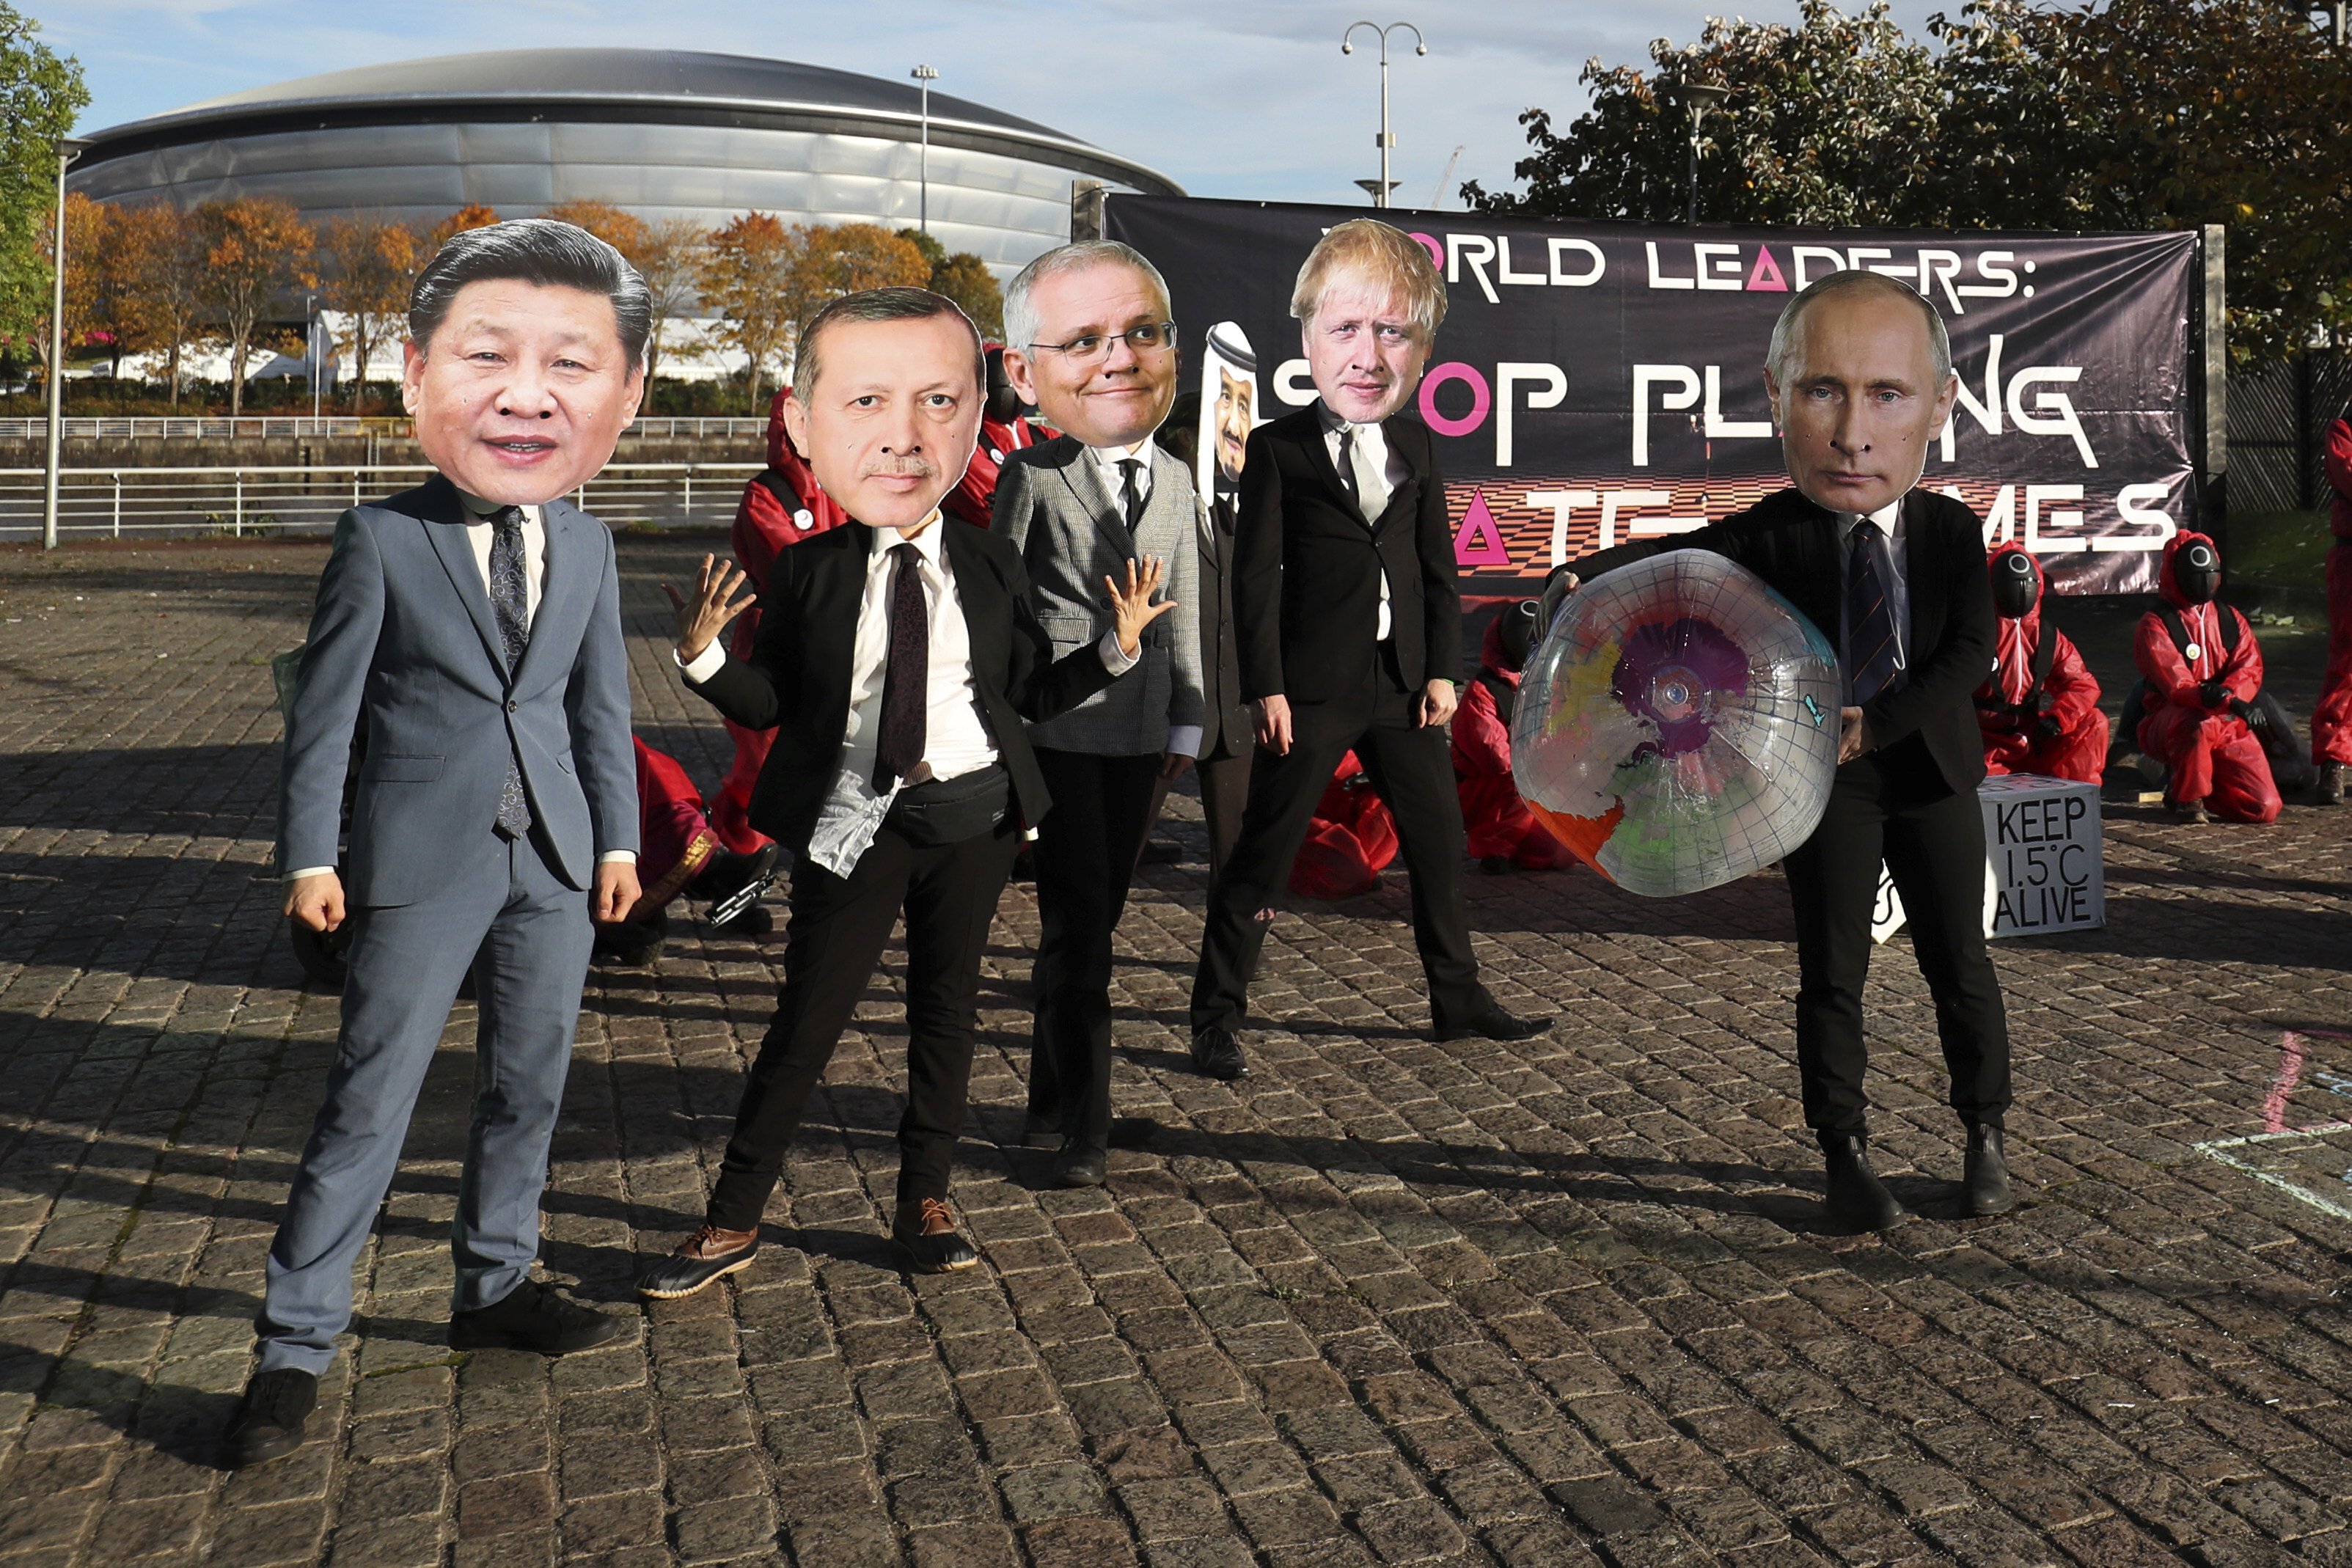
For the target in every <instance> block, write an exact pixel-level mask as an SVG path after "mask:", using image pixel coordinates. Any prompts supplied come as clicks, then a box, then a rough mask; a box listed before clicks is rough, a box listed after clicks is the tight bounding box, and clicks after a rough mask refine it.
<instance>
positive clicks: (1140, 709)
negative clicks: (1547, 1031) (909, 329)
mask: <svg viewBox="0 0 2352 1568" xmlns="http://www.w3.org/2000/svg"><path fill="white" fill-rule="evenodd" d="M1004 336H1005V348H1004V371H1005V374H1006V375H1007V376H1008V377H1009V378H1010V379H1011V380H1012V383H1013V389H1014V390H1015V391H1017V392H1018V393H1020V395H1022V396H1023V397H1024V398H1025V399H1027V400H1028V401H1030V402H1032V403H1034V404H1035V405H1037V408H1038V411H1039V413H1040V414H1042V415H1043V416H1045V422H1046V423H1047V424H1049V425H1052V426H1055V428H1056V429H1058V430H1060V431H1062V432H1063V434H1062V435H1060V436H1059V437H1055V439H1053V440H1051V441H1046V442H1043V443H1040V444H1039V445H1037V446H1034V447H1026V448H1024V449H1023V450H1021V451H1018V452H1015V453H1013V455H1012V456H1011V457H1010V458H1007V459H1006V461H1005V464H1004V467H1003V471H1002V472H1001V474H1000V475H999V476H998V479H997V485H996V508H995V516H994V521H993V522H992V524H991V531H993V532H997V533H1002V534H1003V535H1004V536H1005V537H1006V538H1007V539H1009V540H1010V541H1011V542H1013V546H1014V547H1015V548H1016V549H1018V550H1019V551H1020V552H1021V553H1022V559H1023V562H1024V565H1025V566H1026V567H1027V569H1028V574H1029V584H1030V586H1029V604H1030V608H1031V609H1032V610H1033V611H1034V613H1035V614H1036V616H1037V619H1038V622H1039V623H1040V624H1041V625H1042V626H1044V627H1045V632H1046V635H1047V636H1049V637H1052V638H1053V641H1054V647H1055V652H1056V653H1061V652H1065V651H1066V650H1068V649H1070V648H1075V647H1084V646H1086V645H1087V644H1089V643H1092V642H1094V641H1096V640H1097V639H1098V638H1100V637H1102V635H1103V633H1104V632H1105V630H1106V629H1108V624H1109V622H1108V616H1109V611H1108V610H1107V609H1106V608H1104V606H1103V598H1102V588H1101V584H1102V583H1103V580H1104V579H1105V578H1107V577H1116V576H1117V575H1118V573H1119V572H1120V570H1121V569H1122V568H1123V566H1124V565H1125V563H1129V562H1131V561H1134V560H1137V559H1139V558H1150V557H1154V556H1157V557H1159V558H1160V559H1163V560H1165V561H1167V562H1168V563H1170V564H1169V584H1168V592H1169V597H1170V598H1171V599H1172V600H1174V601H1175V610H1174V613H1173V614H1171V615H1168V616H1162V617H1161V618H1160V621H1159V622H1158V623H1157V624H1156V625H1154V626H1152V627H1151V629H1150V632H1149V633H1148V634H1147V636H1146V637H1145V639H1144V647H1143V659H1142V663H1141V665H1140V666H1139V668H1137V669H1136V670H1135V671H1134V672H1133V673H1132V674H1131V675H1129V677H1128V678H1127V679H1124V680H1121V681H1119V682H1118V684H1116V685H1114V686H1112V687H1110V688H1108V689H1106V690H1104V691H1101V692H1098V693H1097V694H1096V695H1095V696H1093V697H1090V698H1088V699H1087V700H1086V701H1084V702H1082V703H1080V704H1079V705H1078V706H1077V707H1076V708H1074V709H1072V710H1070V711H1069V712H1067V713H1066V714H1063V715H1061V716H1060V717H1058V718H1055V719H1052V720H1049V721H1045V722H1044V723H1037V724H1032V725H1031V726H1030V727H1029V735H1030V741H1031V742H1032V744H1033V745H1034V747H1035V750H1036V753H1037V764H1038V766H1039V767H1041V768H1043V769H1044V770H1045V782H1046V786H1047V787H1048V788H1049V789H1051V790H1052V791H1053V795H1054V800H1055V805H1056V809H1055V811H1054V812H1053V814H1052V815H1051V816H1047V817H1046V818H1045V820H1044V821H1042V822H1040V823H1038V824H1036V825H1035V826H1036V829H1037V841H1036V846H1035V855H1036V868H1037V919H1038V924H1039V926H1040V927H1041V928H1042V929H1041V931H1040V933H1039V938H1038V943H1037V962H1036V969H1035V973H1034V980H1033V985H1034V991H1035V994H1036V1015H1035V1022H1034V1026H1033V1033H1032V1035H1031V1046H1030V1052H1029V1115H1028V1126H1027V1128H1026V1130H1025V1131H1024V1142H1038V1143H1047V1142H1052V1143H1055V1144H1058V1146H1059V1151H1060V1152H1058V1153H1057V1154H1056V1155H1055V1163H1054V1179H1055V1182H1056V1183H1057V1184H1060V1185H1062V1186H1098V1185H1100V1184H1102V1182H1103V1181H1104V1180H1105V1178H1106V1176H1107V1174H1108V1163H1109V1148H1110V979H1111V932H1112V931H1114V930H1115V929H1117V927H1118V920H1119V915H1120V913H1121V911H1122V910H1125V908H1126V906H1127V891H1128V885H1129V880H1130V879H1132V877H1133V875H1134V871H1135V863H1136V858H1137V856H1138V854H1139V852H1140V851H1141V849H1142V847H1143V837H1144V835H1145V833H1147V832H1148V831H1150V826H1151V808H1152V805H1153V795H1154V793H1155V788H1156V786H1157V784H1158V783H1159V781H1160V779H1161V778H1162V777H1163V776H1165V777H1169V778H1173V777H1174V776H1175V775H1176V774H1178V773H1181V771H1182V770H1183V769H1185V768H1187V767H1189V766H1191V765H1192V759H1193V757H1194V756H1195V755H1197V754H1198V753H1199V752H1200V749H1201V727H1202V718H1203V703H1202V691H1201V632H1200V620H1199V614H1198V609H1197V605H1198V604H1199V598H1198V587H1199V578H1200V550H1199V546H1198V544H1197V542H1196V530H1197V529H1198V528H1199V525H1200V516H1201V513H1200V502H1199V500H1198V499H1197V498H1196V497H1195V495H1194V494H1193V490H1192V475H1191V474H1190V473H1188V472H1187V471H1186V470H1185V468H1184V465H1183V464H1182V463H1181V462H1179V461H1178V460H1177V459H1176V458H1174V457H1173V456H1171V454H1169V453H1167V452H1165V451H1162V450H1161V449H1160V447H1159V446H1158V445H1156V444H1155V443H1154V442H1153V441H1152V439H1151V434H1152V432H1153V431H1154V430H1157V429H1158V428H1159V427H1160V421H1162V420H1163V419H1165V418H1167V417H1168V410H1169V407H1170V405H1171V404H1173V403H1174V402H1175V400H1176V325H1175V323H1174V322H1173V321H1170V320H1169V308H1168V285H1167V284H1166V283H1165V282H1164V281H1163V280H1162V279H1160V272H1159V269H1158V268H1154V267H1153V266H1152V265H1151V263H1150V262H1149V261H1147V260H1145V259H1144V258H1143V257H1142V256H1141V255H1140V254H1139V252H1137V251H1135V250H1133V249H1131V248H1129V247H1127V246H1124V245H1121V244H1119V243H1118V242H1117V241H1115V240H1091V241H1086V242H1082V243H1079V244H1076V245H1066V246H1063V247H1060V248H1059V249H1055V250H1049V251H1047V252H1046V253H1045V255H1043V256H1041V257H1039V258H1036V259H1035V260H1034V261H1032V262H1030V263H1029V265H1028V266H1026V267H1024V268H1022V269H1021V271H1020V273H1019V275H1018V276H1016V277H1015V278H1014V279H1013V282H1012V284H1011V285H1010V286H1009V287H1007V288H1006V289H1005V291H1004Z"/></svg>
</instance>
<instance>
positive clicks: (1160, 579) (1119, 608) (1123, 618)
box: [1103, 555, 1176, 658]
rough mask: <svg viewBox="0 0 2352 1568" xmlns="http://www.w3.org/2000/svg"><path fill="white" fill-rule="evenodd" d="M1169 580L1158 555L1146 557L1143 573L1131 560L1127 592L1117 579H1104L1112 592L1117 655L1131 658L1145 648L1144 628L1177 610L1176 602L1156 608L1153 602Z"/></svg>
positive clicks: (1161, 601) (1169, 601)
mask: <svg viewBox="0 0 2352 1568" xmlns="http://www.w3.org/2000/svg"><path fill="white" fill-rule="evenodd" d="M1167 580H1168V563H1166V562H1165V561H1162V560H1161V559H1160V557H1159V556H1157V555H1147V556H1145V557H1144V558H1143V566H1142V570H1140V571H1138V570H1137V569H1136V563H1135V562H1134V561H1133V560H1132V559H1130V560H1129V562H1128V563H1127V586H1126V587H1124V588H1122V587H1120V586H1119V585H1118V579H1117V578H1115V577H1106V578H1104V579H1103V586H1104V587H1106V588H1108V589H1109V590H1110V607H1111V615H1112V616H1113V627H1112V629H1113V630H1114V631H1115V632H1116V633H1117V634H1118V651H1119V652H1121V653H1123V654H1125V655H1126V656H1127V657H1128V658H1134V657H1135V655H1136V651H1137V650H1138V649H1139V648H1140V647H1142V646H1143V628H1144V627H1146V626H1150V624H1151V623H1152V622H1154V621H1156V620H1158V619H1159V618H1160V616H1164V615H1166V614H1167V613H1168V612H1169V611H1171V610H1172V609H1174V608H1175V607H1176V601H1175V600H1173V599H1162V600H1160V603H1158V604H1156V605H1155V604H1153V603H1152V602H1151V595H1154V594H1157V593H1158V592H1160V584H1162V583H1164V582H1166V581H1167Z"/></svg>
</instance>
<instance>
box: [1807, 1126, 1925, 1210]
mask: <svg viewBox="0 0 2352 1568" xmlns="http://www.w3.org/2000/svg"><path fill="white" fill-rule="evenodd" d="M1821 1145H1822V1155H1823V1156H1824V1157H1825V1158H1826V1159H1827V1160H1828V1162H1829V1210H1830V1218H1831V1219H1832V1221H1833V1222H1835V1223H1836V1224H1838V1225H1842V1226H1846V1227H1848V1228H1849V1229H1853V1230H1892V1229H1894V1228H1895V1226H1898V1225H1901V1224H1902V1223H1903V1222H1904V1221H1905V1220H1906V1219H1908V1218H1910V1217H1911V1216H1910V1215H1909V1214H1907V1213H1906V1211H1905V1210H1904V1207H1903V1205H1901V1204H1898V1203H1896V1202H1895V1194H1893V1193H1890V1192H1888V1191H1887V1190H1886V1187H1885V1184H1884V1183H1882V1182H1880V1181H1879V1179H1878V1173H1876V1172H1874V1171H1873V1170H1872V1169H1871V1168H1870V1145H1869V1141H1868V1140H1867V1139H1865V1138H1864V1137H1863V1135H1862V1134H1861V1133H1859V1132H1824V1133H1822V1134H1821Z"/></svg>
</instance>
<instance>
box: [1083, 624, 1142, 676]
mask: <svg viewBox="0 0 2352 1568" xmlns="http://www.w3.org/2000/svg"><path fill="white" fill-rule="evenodd" d="M1095 646H1096V647H1097V648H1098V649H1100V650H1101V653H1102V661H1103V668H1105V669H1108V670H1109V671H1110V672H1111V673H1112V674H1113V675H1125V674H1126V673H1127V672H1128V671H1129V670H1130V669H1133V668H1135V667H1136V665H1137V663H1138V662H1139V661H1140V660H1141V659H1142V658H1143V645H1142V644H1141V643H1140V642H1139V643H1137V644H1136V645H1135V654H1134V657H1133V658H1129V656H1128V655H1126V654H1124V653H1122V652H1120V651H1119V647H1118V631H1117V630H1116V629H1113V630H1111V631H1107V632H1105V633H1103V635H1102V641H1101V642H1099V643H1097V644H1096V645H1095Z"/></svg>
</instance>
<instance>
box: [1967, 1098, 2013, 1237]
mask: <svg viewBox="0 0 2352 1568" xmlns="http://www.w3.org/2000/svg"><path fill="white" fill-rule="evenodd" d="M1960 1204H1961V1206H1962V1207H1964V1208H1966V1209H1967V1210H1968V1212H1969V1214H1971V1215H1976V1216H1977V1217H1979V1218H1982V1217H1984V1216H1985V1215H1997V1214H2007V1213H2008V1212H2009V1211H2010V1210H2011V1209H2013V1208H2015V1207H2016V1206H2017V1194H2016V1193H2014V1192H2012V1191H2011V1189H2010V1185H2009V1158H2008V1156H2007V1154H2005V1153H2004V1152H2002V1149H2001V1138H2000V1128H1998V1127H1990V1126H1987V1125H1985V1124H1983V1123H1981V1122H1979V1124H1978V1125H1976V1126H1974V1127H1971V1128H1969V1157H1968V1163H1967V1166H1966V1167H1965V1169H1964V1170H1963V1172H1962V1173H1961V1176H1960Z"/></svg>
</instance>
